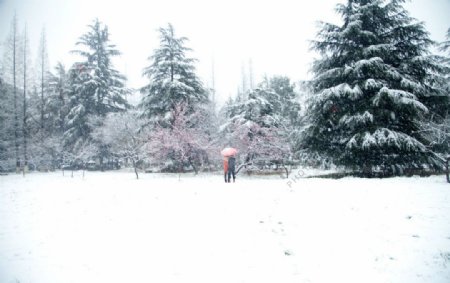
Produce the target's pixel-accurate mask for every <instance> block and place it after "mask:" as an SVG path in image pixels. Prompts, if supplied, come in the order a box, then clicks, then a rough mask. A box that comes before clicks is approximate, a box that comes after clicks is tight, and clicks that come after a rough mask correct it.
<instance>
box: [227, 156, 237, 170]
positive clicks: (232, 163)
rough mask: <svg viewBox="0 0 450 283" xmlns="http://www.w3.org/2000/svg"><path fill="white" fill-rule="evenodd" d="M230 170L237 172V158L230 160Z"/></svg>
mask: <svg viewBox="0 0 450 283" xmlns="http://www.w3.org/2000/svg"><path fill="white" fill-rule="evenodd" d="M228 170H230V171H234V170H236V158H234V157H230V158H228Z"/></svg>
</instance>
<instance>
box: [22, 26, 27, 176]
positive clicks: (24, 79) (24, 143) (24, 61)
mask: <svg viewBox="0 0 450 283" xmlns="http://www.w3.org/2000/svg"><path fill="white" fill-rule="evenodd" d="M23 42H24V46H23V125H22V131H23V175H24V176H25V173H26V172H28V152H27V150H28V148H27V146H28V144H27V142H28V140H27V138H28V137H27V136H28V133H27V43H28V42H27V32H26V29H25V34H24V41H23Z"/></svg>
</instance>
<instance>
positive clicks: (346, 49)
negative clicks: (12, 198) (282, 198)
mask: <svg viewBox="0 0 450 283" xmlns="http://www.w3.org/2000/svg"><path fill="white" fill-rule="evenodd" d="M403 4H404V1H402V0H389V1H388V0H386V1H375V0H352V1H348V2H347V3H345V4H338V5H337V6H336V11H337V12H338V13H339V14H340V15H341V17H342V19H343V23H342V24H341V25H334V24H330V23H322V24H321V28H320V30H319V31H318V33H317V37H316V39H315V40H313V41H312V48H313V49H314V50H315V51H317V52H318V53H319V54H320V58H319V59H316V60H315V61H314V64H313V67H312V70H311V71H312V73H313V78H312V80H311V81H306V82H292V81H291V80H290V78H288V77H285V76H274V77H265V78H263V79H261V80H260V82H259V83H256V84H254V82H253V77H252V76H253V75H252V74H250V79H248V78H246V77H245V74H243V85H242V88H240V89H239V91H238V93H236V95H235V96H234V97H233V98H231V97H230V98H229V99H228V101H227V102H226V103H225V104H224V105H223V106H222V107H221V108H220V109H219V110H218V111H216V105H215V101H214V89H209V88H207V87H205V85H204V84H203V82H202V81H201V80H200V78H199V77H198V76H197V74H196V68H195V64H196V59H194V58H192V57H190V56H189V53H190V51H191V49H190V48H188V46H187V43H188V38H186V37H179V36H177V35H176V33H175V29H174V27H173V26H172V25H170V24H168V25H167V26H166V27H162V28H160V29H159V37H160V44H159V47H158V48H156V49H155V50H154V51H153V52H152V53H151V54H150V56H149V57H148V66H147V67H146V68H144V70H143V73H142V75H143V76H144V77H146V78H147V82H148V83H147V84H146V85H145V86H143V87H141V88H140V89H139V91H140V94H141V97H142V98H141V101H140V103H139V104H138V105H131V104H130V103H129V102H128V100H127V97H128V95H130V94H131V93H132V92H133V90H132V89H131V88H128V87H127V85H126V77H125V76H124V75H123V74H121V73H120V72H119V71H118V70H116V69H115V67H114V65H113V63H112V60H113V58H114V57H115V56H119V55H120V51H119V49H118V48H117V47H116V46H115V45H114V44H113V43H111V40H110V33H109V30H108V27H107V26H106V25H105V24H103V23H101V22H100V21H99V20H98V19H95V20H94V21H93V22H92V23H91V24H90V25H88V30H87V32H86V33H85V34H83V35H81V36H80V38H79V39H78V41H76V44H75V48H74V50H72V51H71V52H73V53H75V54H78V55H79V58H80V60H79V61H78V62H74V63H73V64H72V65H71V66H70V67H69V68H66V67H65V66H64V65H62V64H61V63H58V64H57V65H56V66H54V67H51V66H50V65H49V59H48V52H47V43H46V33H45V30H43V31H42V34H41V38H40V42H39V49H38V50H37V54H38V56H37V58H36V60H35V63H34V64H33V63H32V62H31V58H30V50H29V42H28V36H27V33H26V28H25V29H23V30H22V31H20V30H19V24H18V19H17V16H14V18H13V20H12V22H11V29H10V33H9V36H8V37H7V38H6V40H5V45H4V46H5V48H4V49H3V50H4V54H3V60H2V62H1V65H0V67H1V68H0V100H1V103H0V108H1V109H0V124H1V127H0V170H2V171H16V172H23V173H24V174H25V173H26V172H27V170H29V169H39V170H54V169H58V168H85V167H86V166H87V165H88V164H89V163H92V162H93V163H94V165H93V166H96V167H97V168H98V169H102V170H107V169H111V168H117V167H118V166H119V160H120V162H122V163H126V164H128V165H129V166H132V167H133V168H134V170H135V173H136V177H138V176H139V174H138V172H139V170H138V169H141V170H167V171H172V172H182V171H185V170H194V171H195V172H198V171H200V170H215V169H217V168H218V166H220V158H221V156H220V155H219V152H220V149H221V148H223V147H225V146H233V147H236V148H237V149H238V150H239V156H238V159H239V163H240V164H243V165H248V166H249V167H251V166H253V167H257V168H264V167H271V168H275V167H276V168H278V167H286V166H288V165H303V166H315V167H330V166H338V167H339V166H340V167H343V168H347V169H352V170H353V171H355V172H363V173H364V174H366V175H371V174H373V173H374V172H380V171H381V172H383V174H385V175H402V174H405V172H408V170H415V169H423V168H436V169H438V168H442V166H443V163H442V160H443V159H444V158H445V156H446V155H448V153H449V142H450V126H449V125H450V116H449V91H450V29H449V31H448V33H447V41H445V42H442V43H435V42H433V41H432V40H431V39H430V38H429V34H428V32H427V31H426V29H425V27H424V25H423V23H421V22H418V21H417V20H416V19H414V18H411V17H410V16H409V14H408V13H407V11H406V10H405V9H404V7H403ZM434 46H437V47H438V48H439V50H440V51H441V55H437V54H433V52H432V51H431V49H432V47H434ZM250 64H251V62H250ZM299 68H303V67H301V66H299ZM250 71H251V72H252V70H250ZM247 81H249V82H247Z"/></svg>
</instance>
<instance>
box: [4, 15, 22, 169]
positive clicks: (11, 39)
mask: <svg viewBox="0 0 450 283" xmlns="http://www.w3.org/2000/svg"><path fill="white" fill-rule="evenodd" d="M19 50H20V37H19V28H18V20H17V15H14V17H13V20H12V22H11V31H10V33H9V35H8V38H7V40H6V42H5V52H4V62H5V63H4V66H3V69H4V79H5V83H6V84H9V85H11V90H12V99H11V100H12V101H11V102H12V105H10V108H11V109H12V111H11V112H12V121H11V124H12V132H13V135H12V138H11V141H12V142H11V145H12V146H13V147H14V151H13V152H14V158H15V163H16V164H15V166H16V172H19V169H20V121H19V115H20V101H19V70H20V68H19V66H20V52H19Z"/></svg>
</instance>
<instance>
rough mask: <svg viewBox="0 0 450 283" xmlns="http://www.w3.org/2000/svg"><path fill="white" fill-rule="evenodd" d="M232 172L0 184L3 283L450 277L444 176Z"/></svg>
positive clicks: (449, 188) (448, 196)
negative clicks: (233, 177) (295, 176)
mask: <svg viewBox="0 0 450 283" xmlns="http://www.w3.org/2000/svg"><path fill="white" fill-rule="evenodd" d="M238 177H239V178H238V180H237V182H236V183H234V184H233V183H231V184H225V183H224V182H223V181H222V177H221V176H220V175H213V174H211V175H199V176H197V177H194V176H193V175H182V176H181V179H180V180H179V179H178V175H162V174H145V175H144V174H143V175H141V179H139V180H136V179H135V176H134V174H133V173H128V172H115V173H101V172H95V173H94V172H87V173H86V176H85V178H84V179H82V177H81V172H76V173H75V176H74V177H73V178H71V177H70V173H67V172H66V176H64V177H63V176H62V174H61V172H55V173H48V174H45V173H33V174H29V175H28V176H26V177H25V178H23V177H22V176H20V175H8V176H0V282H1V283H16V282H20V283H62V282H64V283H71V282H73V283H124V282H132V283H141V282H142V283H144V282H145V283H152V282H155V283H162V282H196V283H199V282H201V283H202V282H205V283H206V282H208V283H212V282H214V283H217V282H224V283H225V282H226V283H235V282H252V283H261V282H271V283H273V282H283V283H284V282H408V283H411V282H442V283H448V282H450V184H448V183H446V181H445V177H444V176H437V177H429V178H419V177H417V178H394V179H384V180H380V179H357V178H345V179H340V180H325V179H301V180H300V179H299V180H290V181H291V182H290V183H288V182H289V180H287V179H282V178H280V177H279V176H272V177H254V176H253V177H251V176H250V177H248V176H238ZM293 181H295V182H293Z"/></svg>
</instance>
